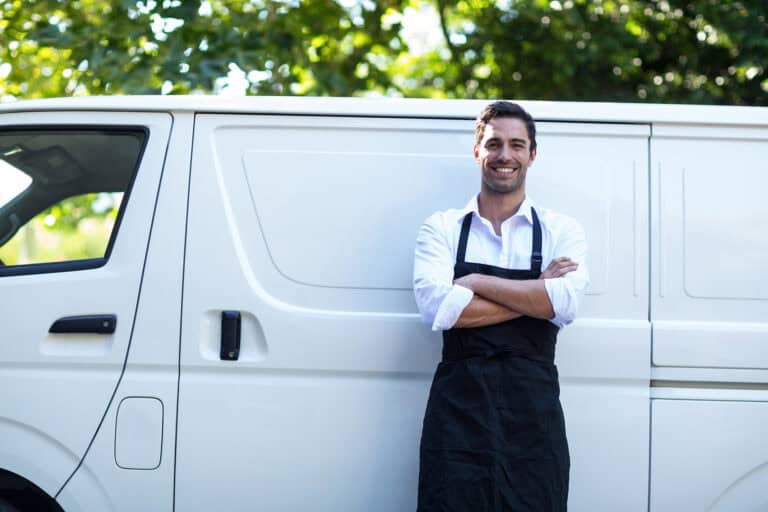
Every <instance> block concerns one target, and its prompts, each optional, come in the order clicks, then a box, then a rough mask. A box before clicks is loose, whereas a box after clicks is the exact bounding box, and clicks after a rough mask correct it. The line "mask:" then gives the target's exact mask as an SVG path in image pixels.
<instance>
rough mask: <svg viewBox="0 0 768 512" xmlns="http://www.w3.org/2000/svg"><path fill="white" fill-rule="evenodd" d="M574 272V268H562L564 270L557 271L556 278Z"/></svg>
mask: <svg viewBox="0 0 768 512" xmlns="http://www.w3.org/2000/svg"><path fill="white" fill-rule="evenodd" d="M574 270H576V267H567V268H564V269H562V270H560V271H558V273H557V274H558V276H557V277H563V276H564V275H566V274H568V273H570V272H573V271H574Z"/></svg>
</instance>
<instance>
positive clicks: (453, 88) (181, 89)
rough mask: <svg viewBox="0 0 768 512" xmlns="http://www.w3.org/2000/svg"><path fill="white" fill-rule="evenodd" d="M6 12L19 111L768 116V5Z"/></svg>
mask: <svg viewBox="0 0 768 512" xmlns="http://www.w3.org/2000/svg"><path fill="white" fill-rule="evenodd" d="M0 9H1V10H2V17H1V19H2V21H1V22H0V96H3V97H4V98H5V99H6V100H7V99H10V98H32V97H47V96H67V95H85V94H117V93H120V94H161V93H162V94H181V93H198V92H199V93H208V92H224V91H225V90H226V89H227V88H228V87H229V89H230V91H229V92H237V93H245V94H259V95H265V94H273V95H284V94H293V95H333V96H362V95H365V96H371V95H374V96H375V95H387V96H408V97H448V98H491V97H505V98H520V99H553V100H555V99H556V100H597V101H634V102H646V101H647V102H673V103H699V104H730V105H766V104H768V20H767V19H766V18H768V1H766V0H738V1H732V0H381V1H375V0H338V1H337V0H307V1H301V0H282V1H277V0H272V1H270V0H203V1H199V0H198V1H180V0H146V1H139V2H136V1H135V0H123V1H105V0H74V1H58V0H38V1H25V0H6V1H5V2H4V3H2V4H0ZM414 20H416V21H414ZM417 22H418V25H419V26H418V27H416V28H414V26H416V25H417ZM419 27H420V28H419Z"/></svg>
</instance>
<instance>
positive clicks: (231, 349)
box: [219, 311, 240, 361]
mask: <svg viewBox="0 0 768 512" xmlns="http://www.w3.org/2000/svg"><path fill="white" fill-rule="evenodd" d="M238 357H240V312H239V311H222V312H221V352H220V353H219V358H220V359H221V360H222V361H237V358H238Z"/></svg>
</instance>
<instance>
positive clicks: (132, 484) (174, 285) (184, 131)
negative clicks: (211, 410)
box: [58, 114, 193, 512]
mask: <svg viewBox="0 0 768 512" xmlns="http://www.w3.org/2000/svg"><path fill="white" fill-rule="evenodd" d="M192 129H193V116H192V115H190V114H175V115H174V120H173V132H172V134H171V139H170V141H169V144H168V152H167V157H166V160H165V167H164V169H163V175H162V181H161V186H160V193H159V196H158V199H157V208H156V210H155V214H154V220H153V223H152V233H151V236H150V242H149V248H148V251H147V263H146V266H145V269H144V280H143V283H142V287H141V297H140V299H139V304H138V309H137V321H136V325H135V327H134V331H133V338H132V340H131V345H130V348H129V352H128V357H127V361H126V368H125V372H124V374H123V377H122V379H121V381H120V386H119V387H118V389H117V393H116V395H115V398H114V399H113V401H112V404H111V406H110V409H109V411H108V412H107V415H106V417H105V418H104V423H103V424H102V426H101V428H100V429H99V432H98V433H97V435H96V438H95V439H94V442H93V445H92V446H91V449H90V450H89V451H88V455H87V457H86V458H85V460H84V461H83V465H82V466H81V468H80V469H79V470H78V472H77V473H75V475H74V476H73V477H72V479H71V480H70V481H69V483H68V484H67V486H66V487H65V488H64V489H63V490H62V492H61V494H59V497H58V501H59V502H60V503H61V504H62V507H63V508H64V510H66V511H67V512H72V511H91V510H98V511H125V512H133V511H136V510H141V511H146V512H155V511H157V512H168V511H170V510H173V486H174V479H173V476H174V475H173V471H174V462H175V448H176V447H175V443H176V399H177V389H178V388H177V385H178V361H179V336H180V315H181V287H182V269H183V264H184V237H185V225H186V213H187V204H186V191H187V185H188V180H189V162H190V159H191V152H192V146H191V140H192ZM130 396H151V397H154V398H157V399H159V400H161V401H162V402H163V405H164V407H163V431H162V434H163V439H162V446H161V457H160V465H159V466H158V467H157V468H156V469H153V470H150V471H148V470H129V469H122V468H120V467H119V466H118V465H117V464H116V463H115V428H116V411H117V407H118V405H119V404H120V402H121V400H122V399H123V398H125V397H130Z"/></svg>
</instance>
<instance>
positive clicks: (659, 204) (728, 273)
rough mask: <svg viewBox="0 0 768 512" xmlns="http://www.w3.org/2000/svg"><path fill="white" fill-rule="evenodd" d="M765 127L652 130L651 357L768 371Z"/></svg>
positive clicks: (659, 361) (671, 363)
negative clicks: (654, 218) (652, 289)
mask: <svg viewBox="0 0 768 512" xmlns="http://www.w3.org/2000/svg"><path fill="white" fill-rule="evenodd" d="M767 154H768V130H765V129H760V128H749V127H743V128H731V127H728V128H726V127H719V128H718V127H700V126H659V127H657V128H654V139H653V159H654V168H653V173H654V180H655V186H654V213H655V214H656V215H657V223H656V225H655V229H657V231H656V233H657V235H658V236H657V237H655V238H654V241H655V242H657V243H656V246H655V248H654V252H655V254H656V255H657V258H655V259H654V261H655V262H656V263H655V265H654V269H653V270H654V273H653V283H654V287H655V289H656V293H655V296H654V301H653V324H654V326H653V332H654V350H653V362H654V364H655V365H657V366H665V367H700V368H744V369H749V368H754V369H757V368H760V369H766V368H768V350H766V339H767V338H768V321H766V319H768V284H767V283H768V267H767V266H766V264H765V262H766V258H765V255H766V253H767V252H768V242H767V240H768V238H766V233H768V201H766V200H765V190H766V189H768V172H766V171H768V168H767V164H766V155H767Z"/></svg>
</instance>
